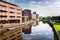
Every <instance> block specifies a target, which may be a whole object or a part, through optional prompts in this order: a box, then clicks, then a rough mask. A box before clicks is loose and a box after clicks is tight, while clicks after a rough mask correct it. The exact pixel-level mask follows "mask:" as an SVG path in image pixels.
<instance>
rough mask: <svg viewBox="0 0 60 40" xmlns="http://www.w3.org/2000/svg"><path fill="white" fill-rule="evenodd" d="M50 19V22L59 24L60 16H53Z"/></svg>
mask: <svg viewBox="0 0 60 40" xmlns="http://www.w3.org/2000/svg"><path fill="white" fill-rule="evenodd" d="M50 19H51V21H55V22H60V16H53V17H51V18H50Z"/></svg>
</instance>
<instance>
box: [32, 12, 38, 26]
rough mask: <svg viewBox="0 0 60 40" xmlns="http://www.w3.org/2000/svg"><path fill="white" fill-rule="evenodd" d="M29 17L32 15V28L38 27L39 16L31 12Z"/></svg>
mask: <svg viewBox="0 0 60 40" xmlns="http://www.w3.org/2000/svg"><path fill="white" fill-rule="evenodd" d="M31 15H32V19H33V20H34V22H33V25H34V26H36V25H38V22H39V15H38V14H37V13H36V12H33V13H32V14H31Z"/></svg>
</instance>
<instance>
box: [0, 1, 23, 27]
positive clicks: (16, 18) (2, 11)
mask: <svg viewBox="0 0 60 40" xmlns="http://www.w3.org/2000/svg"><path fill="white" fill-rule="evenodd" d="M21 22H22V8H20V7H18V6H17V5H15V4H12V3H9V2H5V1H0V25H3V26H4V27H6V26H8V27H12V26H17V25H19V23H21Z"/></svg>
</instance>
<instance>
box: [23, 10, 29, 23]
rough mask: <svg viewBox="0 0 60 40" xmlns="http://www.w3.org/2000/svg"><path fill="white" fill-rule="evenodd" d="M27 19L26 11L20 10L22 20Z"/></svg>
mask: <svg viewBox="0 0 60 40" xmlns="http://www.w3.org/2000/svg"><path fill="white" fill-rule="evenodd" d="M27 21H28V13H27V12H26V11H24V10H23V11H22V22H27Z"/></svg>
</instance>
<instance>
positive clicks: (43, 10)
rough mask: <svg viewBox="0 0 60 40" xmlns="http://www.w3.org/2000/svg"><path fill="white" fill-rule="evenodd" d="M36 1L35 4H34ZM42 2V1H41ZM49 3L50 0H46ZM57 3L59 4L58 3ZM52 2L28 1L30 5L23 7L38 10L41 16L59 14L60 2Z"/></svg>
mask: <svg viewBox="0 0 60 40" xmlns="http://www.w3.org/2000/svg"><path fill="white" fill-rule="evenodd" d="M33 3H35V4H33ZM40 3H41V2H40ZM45 3H49V2H45ZM56 3H57V4H56ZM56 3H51V4H48V5H46V6H45V5H44V6H42V5H40V4H39V2H31V4H30V3H28V4H29V6H28V7H23V8H24V9H26V8H27V9H31V10H32V11H36V12H37V13H38V14H39V15H40V16H57V15H60V5H59V4H60V3H58V2H56Z"/></svg>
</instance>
